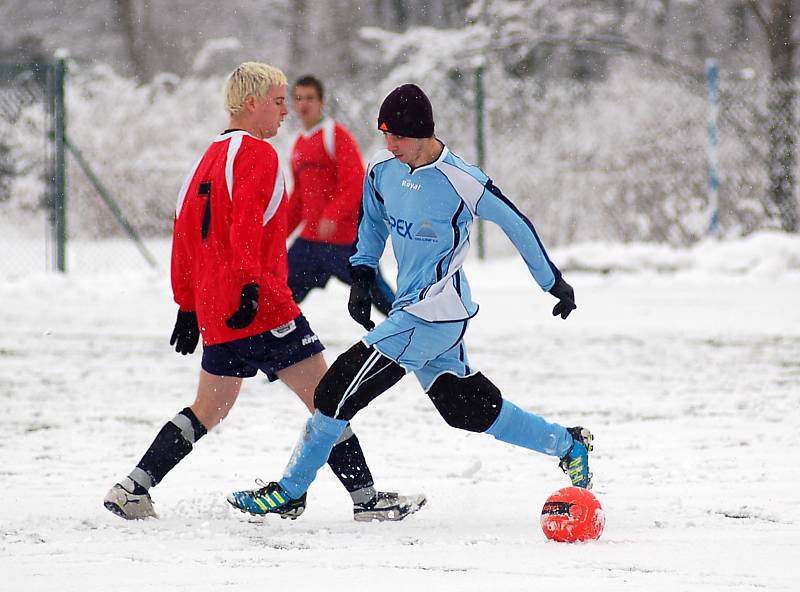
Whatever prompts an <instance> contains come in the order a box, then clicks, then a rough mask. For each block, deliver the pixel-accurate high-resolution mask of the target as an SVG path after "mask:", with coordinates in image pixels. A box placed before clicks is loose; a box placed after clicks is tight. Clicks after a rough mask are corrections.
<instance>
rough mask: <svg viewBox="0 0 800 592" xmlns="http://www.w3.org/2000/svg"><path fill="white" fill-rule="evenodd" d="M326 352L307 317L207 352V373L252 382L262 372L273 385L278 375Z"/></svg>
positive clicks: (205, 356) (204, 363) (205, 359)
mask: <svg viewBox="0 0 800 592" xmlns="http://www.w3.org/2000/svg"><path fill="white" fill-rule="evenodd" d="M324 349H325V346H324V345H322V342H320V340H319V337H317V335H316V334H315V333H314V331H313V330H312V329H311V327H310V326H309V324H308V321H307V320H306V318H305V317H304V316H303V315H300V316H299V317H297V318H296V319H294V320H293V321H290V322H288V323H286V324H285V325H281V326H280V327H276V328H275V329H272V330H271V331H266V332H264V333H259V334H258V335H252V336H250V337H245V338H244V339H237V340H236V341H228V342H227V343H218V344H216V345H209V346H206V347H204V348H203V362H202V366H203V370H205V371H206V372H208V373H209V374H214V375H215V376H237V377H239V378H248V377H250V376H255V375H256V373H257V372H258V371H259V370H261V371H262V372H263V373H264V374H266V375H267V378H268V379H269V381H270V382H273V381H275V380H278V376H277V374H276V373H277V372H278V371H280V370H283V369H284V368H288V367H289V366H292V365H294V364H297V363H298V362H302V361H303V360H305V359H306V358H310V357H311V356H313V355H314V354H318V353H320V352H321V351H323V350H324Z"/></svg>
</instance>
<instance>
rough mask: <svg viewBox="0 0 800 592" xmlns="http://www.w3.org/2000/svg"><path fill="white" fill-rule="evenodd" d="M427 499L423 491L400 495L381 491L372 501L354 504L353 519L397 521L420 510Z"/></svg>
mask: <svg viewBox="0 0 800 592" xmlns="http://www.w3.org/2000/svg"><path fill="white" fill-rule="evenodd" d="M427 501H428V500H427V499H426V498H425V496H424V495H423V494H421V493H418V494H415V495H398V494H397V493H394V492H385V491H379V492H378V494H377V495H376V496H375V497H374V498H373V499H371V500H370V501H368V502H366V503H363V504H354V505H353V519H354V520H356V521H357V522H372V521H373V520H377V521H378V522H383V521H385V520H389V521H393V522H396V521H398V520H402V519H403V518H405V517H406V516H409V515H411V514H413V513H414V512H416V511H418V510H419V509H420V508H421V507H422V506H424V505H425V502H427Z"/></svg>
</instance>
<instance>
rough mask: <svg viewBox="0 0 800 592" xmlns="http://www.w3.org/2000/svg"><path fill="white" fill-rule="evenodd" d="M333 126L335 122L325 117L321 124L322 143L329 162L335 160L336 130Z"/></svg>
mask: <svg viewBox="0 0 800 592" xmlns="http://www.w3.org/2000/svg"><path fill="white" fill-rule="evenodd" d="M334 126H335V122H334V121H333V119H331V118H330V117H327V118H326V119H325V121H324V122H323V124H322V143H323V144H324V145H325V152H327V153H328V156H330V157H331V160H336V133H335V131H336V130H335V128H334Z"/></svg>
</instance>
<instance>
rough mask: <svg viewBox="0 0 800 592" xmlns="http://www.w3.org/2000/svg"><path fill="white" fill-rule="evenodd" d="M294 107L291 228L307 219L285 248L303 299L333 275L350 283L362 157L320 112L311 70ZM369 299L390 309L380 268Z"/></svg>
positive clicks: (297, 295)
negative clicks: (295, 129)
mask: <svg viewBox="0 0 800 592" xmlns="http://www.w3.org/2000/svg"><path fill="white" fill-rule="evenodd" d="M292 94H293V96H294V111H295V113H296V114H297V116H298V117H299V118H300V123H301V124H302V126H303V130H302V131H300V132H299V133H298V134H297V137H296V138H295V141H294V145H293V147H292V156H291V162H292V177H293V178H294V188H293V190H292V195H291V199H290V200H289V208H290V209H289V232H292V231H294V229H295V228H297V227H298V226H299V225H300V224H301V223H305V225H304V226H303V229H302V232H301V233H300V235H299V236H298V238H297V239H296V240H295V242H294V243H293V244H292V246H291V247H290V248H289V287H290V288H291V290H292V294H293V295H294V299H295V302H302V301H303V299H304V298H305V297H306V296H307V295H308V293H309V292H310V291H311V290H312V289H314V288H322V287H324V286H325V284H327V283H328V280H329V279H330V278H331V276H334V277H337V278H339V279H340V280H341V281H343V282H345V283H346V284H348V285H349V284H351V283H352V279H351V278H350V268H349V264H350V256H351V255H352V254H353V252H354V248H353V244H354V242H355V239H356V231H357V228H358V210H359V207H360V206H361V194H362V190H363V186H364V163H363V161H362V159H361V152H360V151H359V149H358V144H357V143H356V141H355V139H354V138H353V136H352V135H351V134H350V132H349V131H348V130H347V128H345V127H344V126H343V125H342V124H341V123H339V122H337V121H334V120H333V119H331V118H330V117H328V116H326V115H325V113H324V105H325V103H324V89H323V86H322V82H320V81H319V79H317V78H315V77H314V76H303V77H301V78H299V79H298V80H297V82H295V84H294V88H293V93H292ZM371 295H372V302H373V304H374V305H375V308H377V309H378V310H379V311H381V312H382V313H383V314H384V315H388V314H389V311H390V310H391V308H392V304H393V303H394V292H393V291H392V289H391V287H389V284H387V282H386V280H385V279H384V278H383V276H382V275H381V274H380V272H378V274H377V275H376V277H375V281H374V282H373V284H372V289H371Z"/></svg>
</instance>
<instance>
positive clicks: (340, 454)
mask: <svg viewBox="0 0 800 592" xmlns="http://www.w3.org/2000/svg"><path fill="white" fill-rule="evenodd" d="M328 465H329V466H330V467H331V469H332V470H333V473H334V474H335V475H336V477H337V478H338V479H339V481H341V482H342V485H344V487H345V489H347V491H348V492H349V493H350V497H351V498H352V499H353V503H354V504H363V503H364V502H367V501H369V500H371V499H372V498H374V497H375V487H374V485H375V483H374V482H373V480H372V473H370V470H369V467H368V466H367V461H366V459H365V458H364V451H363V450H361V444H360V443H359V441H358V438H357V437H356V435H355V434H354V433H353V430H351V429H350V425H348V426H347V427H346V428H345V430H344V432H343V433H342V435H341V437H340V438H339V440H338V441H337V443H336V444H335V445H334V447H333V449H332V450H331V455H330V456H329V457H328Z"/></svg>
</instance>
